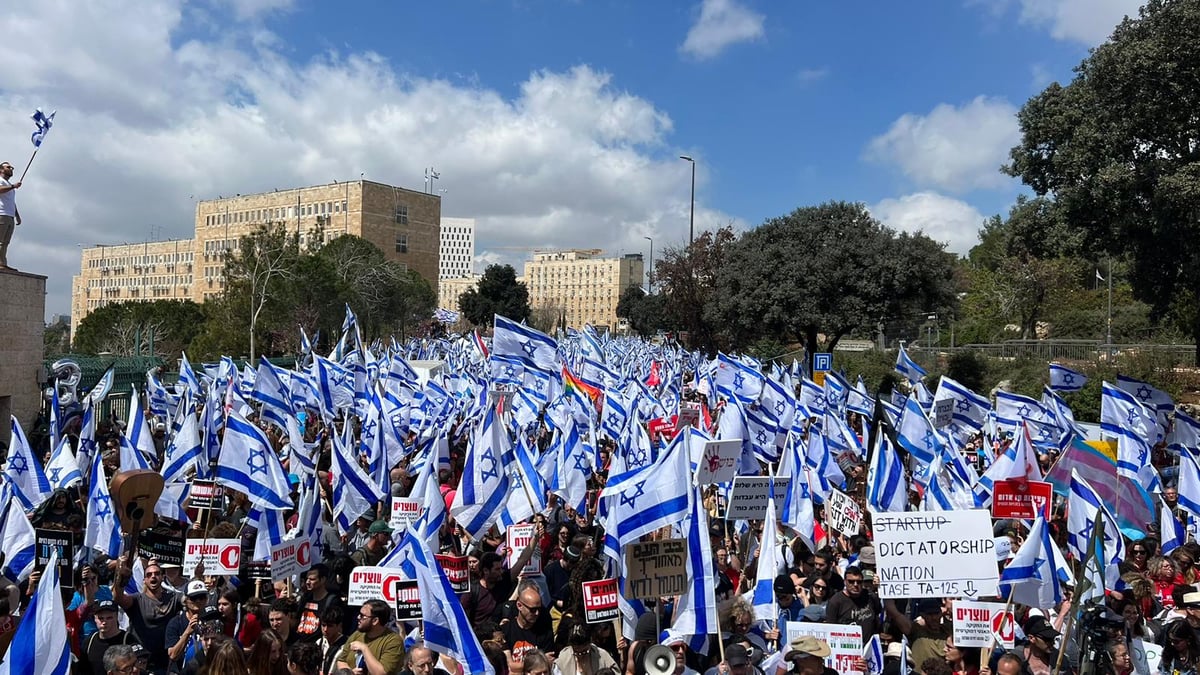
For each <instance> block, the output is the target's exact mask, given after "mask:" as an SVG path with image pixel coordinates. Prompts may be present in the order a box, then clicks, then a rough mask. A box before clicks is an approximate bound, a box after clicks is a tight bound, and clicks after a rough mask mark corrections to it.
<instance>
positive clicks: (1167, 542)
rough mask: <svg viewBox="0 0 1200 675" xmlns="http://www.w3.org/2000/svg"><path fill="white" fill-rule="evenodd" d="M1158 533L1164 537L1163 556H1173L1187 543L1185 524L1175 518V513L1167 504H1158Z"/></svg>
mask: <svg viewBox="0 0 1200 675" xmlns="http://www.w3.org/2000/svg"><path fill="white" fill-rule="evenodd" d="M1158 531H1159V535H1160V536H1161V537H1162V554H1163V555H1171V551H1174V550H1175V549H1177V548H1179V547H1180V546H1183V545H1184V543H1186V542H1187V531H1186V530H1185V529H1184V527H1183V523H1181V522H1180V521H1179V519H1178V518H1176V517H1175V512H1174V511H1172V510H1171V507H1169V506H1167V505H1166V503H1165V502H1159V504H1158Z"/></svg>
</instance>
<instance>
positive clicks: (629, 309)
mask: <svg viewBox="0 0 1200 675" xmlns="http://www.w3.org/2000/svg"><path fill="white" fill-rule="evenodd" d="M668 304H669V303H668V302H667V299H666V297H665V296H664V295H663V294H661V293H655V294H653V295H646V291H644V290H642V287H641V286H638V285H637V284H630V285H629V286H628V287H626V288H625V290H624V291H622V292H621V297H620V298H619V299H618V300H617V316H618V317H620V318H622V319H626V320H628V321H629V327H630V328H632V329H633V332H635V333H637V334H638V335H642V336H650V335H655V334H657V333H658V331H660V330H664V329H666V328H667V327H668V326H669V324H668V322H667V316H668V314H669V313H670V309H669V307H668Z"/></svg>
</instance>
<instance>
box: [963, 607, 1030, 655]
mask: <svg viewBox="0 0 1200 675" xmlns="http://www.w3.org/2000/svg"><path fill="white" fill-rule="evenodd" d="M1014 626H1016V620H1015V618H1014V617H1013V612H1012V610H1011V609H1009V610H1008V611H1007V612H1006V611H1005V605H1004V603H1002V602H974V601H972V600H955V601H954V645H955V646H956V647H984V648H988V647H992V646H994V644H999V645H1000V646H1001V647H1004V648H1005V649H1012V648H1013V644H1014V640H1015V639H1016V631H1015V630H1014Z"/></svg>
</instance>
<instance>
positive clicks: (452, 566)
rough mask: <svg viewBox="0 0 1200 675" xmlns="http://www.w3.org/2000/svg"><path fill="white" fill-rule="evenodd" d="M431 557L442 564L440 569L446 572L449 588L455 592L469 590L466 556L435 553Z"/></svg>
mask: <svg viewBox="0 0 1200 675" xmlns="http://www.w3.org/2000/svg"><path fill="white" fill-rule="evenodd" d="M433 557H434V559H435V560H437V562H438V564H439V565H441V566H442V571H443V572H445V573H446V579H447V580H448V581H449V582H450V588H451V590H453V591H454V592H455V593H466V592H467V591H469V590H471V570H470V568H469V567H468V566H467V556H465V555H440V554H435V555H434V556H433Z"/></svg>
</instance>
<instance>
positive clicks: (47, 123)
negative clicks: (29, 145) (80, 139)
mask: <svg viewBox="0 0 1200 675" xmlns="http://www.w3.org/2000/svg"><path fill="white" fill-rule="evenodd" d="M57 114H58V111H57V110H51V111H50V114H49V115H47V114H46V113H44V112H42V109H41V108H38V109H36V110H34V111H33V114H32V115H30V116H29V117H30V118H31V119H32V120H33V124H34V126H36V127H37V128H36V129H34V130H33V135H32V136H30V137H29V140H30V141H32V142H33V147H35V148H40V147H42V141H44V140H46V134H48V133H50V127H52V126H54V116H55V115H57Z"/></svg>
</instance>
